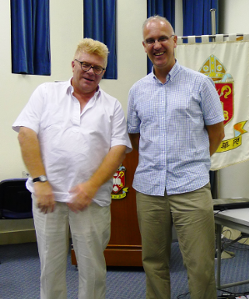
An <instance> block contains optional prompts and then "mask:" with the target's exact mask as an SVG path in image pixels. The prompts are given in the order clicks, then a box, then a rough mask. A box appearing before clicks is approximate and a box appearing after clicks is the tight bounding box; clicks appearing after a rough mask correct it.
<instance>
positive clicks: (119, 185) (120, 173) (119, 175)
mask: <svg viewBox="0 0 250 300" xmlns="http://www.w3.org/2000/svg"><path fill="white" fill-rule="evenodd" d="M125 174H126V168H125V167H124V166H123V165H121V166H120V167H119V168H118V170H117V171H116V172H115V174H114V175H113V190H112V193H111V199H123V198H125V197H126V195H127V192H128V187H125V182H126V181H125Z"/></svg>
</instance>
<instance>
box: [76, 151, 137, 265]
mask: <svg viewBox="0 0 250 300" xmlns="http://www.w3.org/2000/svg"><path fill="white" fill-rule="evenodd" d="M137 164H138V152H137V151H135V150H133V151H132V152H131V153H128V154H127V155H126V158H125V160H124V161H123V163H122V168H121V170H122V172H123V173H122V177H123V175H124V177H125V182H124V179H123V182H122V185H124V187H123V189H121V190H120V191H119V192H117V193H114V192H112V195H113V196H112V198H113V199H112V203H111V237H110V241H109V244H108V246H107V248H106V250H105V251H104V255H105V259H106V263H107V266H142V258H141V236H140V232H139V227H138V221H137V212H136V192H135V190H134V189H133V188H132V182H133V177H134V172H135V169H136V167H137ZM124 168H125V169H124ZM125 194H126V195H125ZM114 198H117V199H114ZM71 257H72V264H76V259H75V253H74V250H73V249H72V251H71Z"/></svg>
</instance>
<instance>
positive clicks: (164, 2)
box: [147, 0, 175, 73]
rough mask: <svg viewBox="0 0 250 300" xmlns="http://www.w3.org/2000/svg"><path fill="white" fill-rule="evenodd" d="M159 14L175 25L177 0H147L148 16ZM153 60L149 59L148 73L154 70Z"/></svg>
mask: <svg viewBox="0 0 250 300" xmlns="http://www.w3.org/2000/svg"><path fill="white" fill-rule="evenodd" d="M154 15H159V16H162V17H165V18H166V19H168V21H169V22H170V23H171V25H172V26H173V28H174V27H175V0H147V17H148V18H149V17H151V16H154ZM152 66H153V65H152V62H151V60H150V59H149V58H148V59H147V70H148V73H150V72H151V71H152Z"/></svg>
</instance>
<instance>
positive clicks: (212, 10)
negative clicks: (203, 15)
mask: <svg viewBox="0 0 250 300" xmlns="http://www.w3.org/2000/svg"><path fill="white" fill-rule="evenodd" d="M210 12H211V27H212V35H216V20H215V12H216V9H215V8H212V9H210ZM212 39H213V42H214V41H215V37H213V38H212Z"/></svg>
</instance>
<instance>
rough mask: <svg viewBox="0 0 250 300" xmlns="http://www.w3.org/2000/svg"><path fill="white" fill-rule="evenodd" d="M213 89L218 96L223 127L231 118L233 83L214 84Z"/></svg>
mask: <svg viewBox="0 0 250 300" xmlns="http://www.w3.org/2000/svg"><path fill="white" fill-rule="evenodd" d="M215 88H216V90H217V92H218V94H219V97H220V101H221V103H222V108H223V113H224V118H225V120H224V125H226V124H227V123H228V122H229V121H230V120H231V119H232V117H233V111H234V105H233V104H234V103H233V95H234V90H233V83H228V82H225V83H215Z"/></svg>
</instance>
